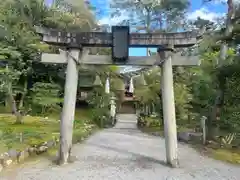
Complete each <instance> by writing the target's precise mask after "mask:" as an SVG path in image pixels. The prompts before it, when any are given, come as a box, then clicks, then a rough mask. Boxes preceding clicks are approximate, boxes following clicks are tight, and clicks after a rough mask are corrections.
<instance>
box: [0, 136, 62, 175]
mask: <svg viewBox="0 0 240 180" xmlns="http://www.w3.org/2000/svg"><path fill="white" fill-rule="evenodd" d="M58 142H59V139H57V138H55V139H53V140H50V141H46V142H44V143H41V144H39V145H34V146H30V147H28V148H26V149H24V150H22V151H17V150H16V149H10V150H9V151H8V152H5V153H3V154H0V172H1V171H2V170H3V169H5V168H8V167H9V166H10V165H11V164H14V163H15V164H16V163H17V164H19V163H21V162H23V161H24V160H26V159H27V158H29V157H30V156H33V155H40V154H42V153H44V152H47V150H48V149H49V148H52V147H55V146H56V145H57V143H58Z"/></svg>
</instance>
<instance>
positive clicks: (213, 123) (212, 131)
mask: <svg viewBox="0 0 240 180" xmlns="http://www.w3.org/2000/svg"><path fill="white" fill-rule="evenodd" d="M227 4H228V14H227V20H226V30H225V32H224V36H225V37H228V36H229V35H231V34H232V31H233V24H232V18H233V16H234V7H233V0H228V1H227ZM227 50H228V45H227V42H226V41H225V42H223V43H222V45H221V49H220V56H219V61H218V62H217V66H218V67H221V66H222V65H223V64H224V62H225V60H226V58H227ZM224 87H225V81H224V83H223V84H220V86H219V89H218V92H217V96H216V99H215V103H214V106H213V108H212V113H211V116H210V119H209V120H210V122H209V123H208V125H209V127H208V133H209V134H208V138H210V139H214V138H215V135H216V134H217V133H218V121H219V120H220V114H221V108H222V106H223V104H224V89H225V88H224Z"/></svg>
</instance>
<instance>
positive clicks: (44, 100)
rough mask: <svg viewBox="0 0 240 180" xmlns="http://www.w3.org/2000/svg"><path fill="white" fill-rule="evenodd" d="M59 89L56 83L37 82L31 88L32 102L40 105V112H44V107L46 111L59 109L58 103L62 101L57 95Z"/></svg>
mask: <svg viewBox="0 0 240 180" xmlns="http://www.w3.org/2000/svg"><path fill="white" fill-rule="evenodd" d="M61 90H62V89H61V88H60V86H59V85H57V84H52V83H41V82H37V83H35V84H34V85H33V88H32V89H31V91H32V96H31V98H32V103H33V105H37V106H40V107H41V109H42V113H45V109H48V111H49V110H51V109H59V108H60V107H59V105H60V103H61V102H63V99H62V98H60V97H59V95H60V92H61Z"/></svg>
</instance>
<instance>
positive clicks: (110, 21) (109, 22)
mask: <svg viewBox="0 0 240 180" xmlns="http://www.w3.org/2000/svg"><path fill="white" fill-rule="evenodd" d="M127 18H128V17H127V16H126V15H124V14H121V15H120V16H118V17H113V18H112V17H109V16H106V17H104V18H102V19H100V20H99V21H98V23H99V25H110V26H112V25H117V24H118V23H120V22H122V21H123V20H125V19H127Z"/></svg>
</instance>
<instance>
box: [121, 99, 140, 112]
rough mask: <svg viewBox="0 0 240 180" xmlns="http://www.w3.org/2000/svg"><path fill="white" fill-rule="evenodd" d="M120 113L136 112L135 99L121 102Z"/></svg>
mask: <svg viewBox="0 0 240 180" xmlns="http://www.w3.org/2000/svg"><path fill="white" fill-rule="evenodd" d="M118 113H119V114H135V113H136V108H135V104H134V102H133V101H125V102H123V103H122V104H121V106H120V109H119V112H118Z"/></svg>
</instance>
